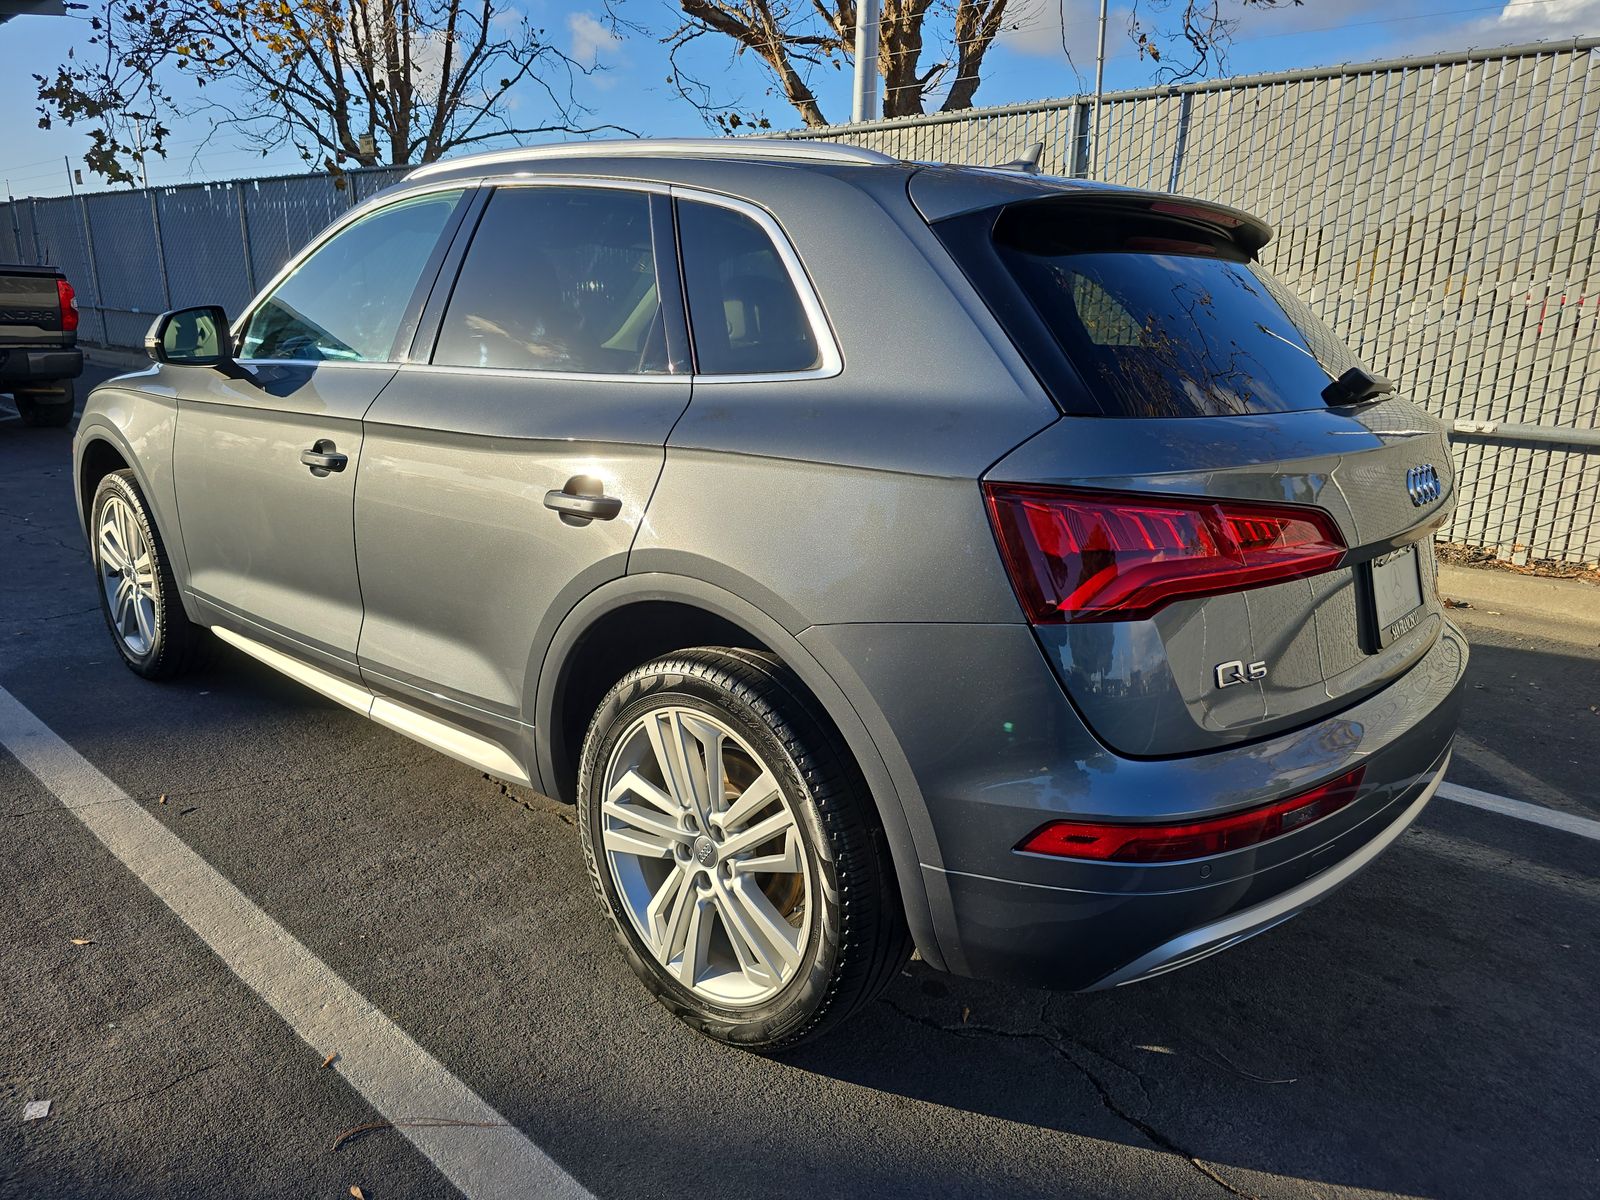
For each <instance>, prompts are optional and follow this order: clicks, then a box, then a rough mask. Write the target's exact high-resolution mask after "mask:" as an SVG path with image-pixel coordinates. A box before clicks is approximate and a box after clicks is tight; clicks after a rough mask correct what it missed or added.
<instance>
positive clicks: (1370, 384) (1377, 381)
mask: <svg viewBox="0 0 1600 1200" xmlns="http://www.w3.org/2000/svg"><path fill="white" fill-rule="evenodd" d="M1393 392H1394V385H1393V384H1391V383H1390V382H1389V381H1388V380H1387V379H1385V378H1384V377H1383V376H1382V375H1374V374H1373V373H1372V372H1371V371H1369V370H1367V369H1366V368H1365V367H1351V368H1350V369H1349V370H1348V371H1346V372H1345V373H1344V374H1343V375H1341V376H1339V378H1337V379H1335V380H1334V381H1333V382H1332V383H1330V384H1329V385H1328V386H1327V387H1325V388H1323V389H1322V399H1323V402H1324V403H1325V404H1327V406H1328V407H1329V408H1343V407H1345V406H1346V405H1349V404H1362V403H1364V402H1365V401H1368V400H1376V399H1377V398H1378V397H1379V396H1388V395H1390V394H1392V393H1393Z"/></svg>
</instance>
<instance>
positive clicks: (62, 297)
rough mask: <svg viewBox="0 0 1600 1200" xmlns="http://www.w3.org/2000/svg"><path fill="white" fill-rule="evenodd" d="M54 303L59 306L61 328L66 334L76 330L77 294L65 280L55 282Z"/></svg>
mask: <svg viewBox="0 0 1600 1200" xmlns="http://www.w3.org/2000/svg"><path fill="white" fill-rule="evenodd" d="M56 303H58V304H59V305H60V306H61V328H62V330H64V331H65V332H67V333H75V332H77V329H78V300H77V293H76V292H74V291H73V290H72V285H71V284H70V283H68V282H67V281H66V280H65V279H58V280H56Z"/></svg>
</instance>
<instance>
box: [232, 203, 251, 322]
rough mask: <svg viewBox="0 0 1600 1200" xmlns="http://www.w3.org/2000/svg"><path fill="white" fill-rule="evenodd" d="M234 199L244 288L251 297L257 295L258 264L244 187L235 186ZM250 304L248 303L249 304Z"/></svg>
mask: <svg viewBox="0 0 1600 1200" xmlns="http://www.w3.org/2000/svg"><path fill="white" fill-rule="evenodd" d="M233 198H234V200H235V202H236V203H237V204H238V206H239V245H240V247H241V248H242V249H243V250H244V286H245V290H246V291H248V292H249V293H250V295H251V296H254V295H255V294H256V264H255V261H254V259H252V257H251V255H250V219H249V218H248V217H246V216H245V213H244V185H243V184H240V183H236V184H234V185H233ZM247 303H248V302H247Z"/></svg>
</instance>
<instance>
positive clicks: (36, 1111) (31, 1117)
mask: <svg viewBox="0 0 1600 1200" xmlns="http://www.w3.org/2000/svg"><path fill="white" fill-rule="evenodd" d="M49 1115H50V1101H48V1100H30V1101H28V1102H27V1103H26V1104H24V1105H23V1106H22V1119H23V1120H24V1121H42V1120H44V1119H45V1118H46V1117H48V1116H49Z"/></svg>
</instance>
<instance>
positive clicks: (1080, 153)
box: [1067, 100, 1089, 179]
mask: <svg viewBox="0 0 1600 1200" xmlns="http://www.w3.org/2000/svg"><path fill="white" fill-rule="evenodd" d="M1071 162H1072V166H1071V169H1070V170H1068V172H1067V174H1069V175H1071V176H1072V177H1073V178H1074V179H1083V178H1085V177H1086V176H1087V175H1088V174H1089V106H1088V105H1087V104H1085V103H1084V102H1083V101H1081V100H1080V101H1078V103H1076V104H1075V105H1073V106H1072V158H1071Z"/></svg>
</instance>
